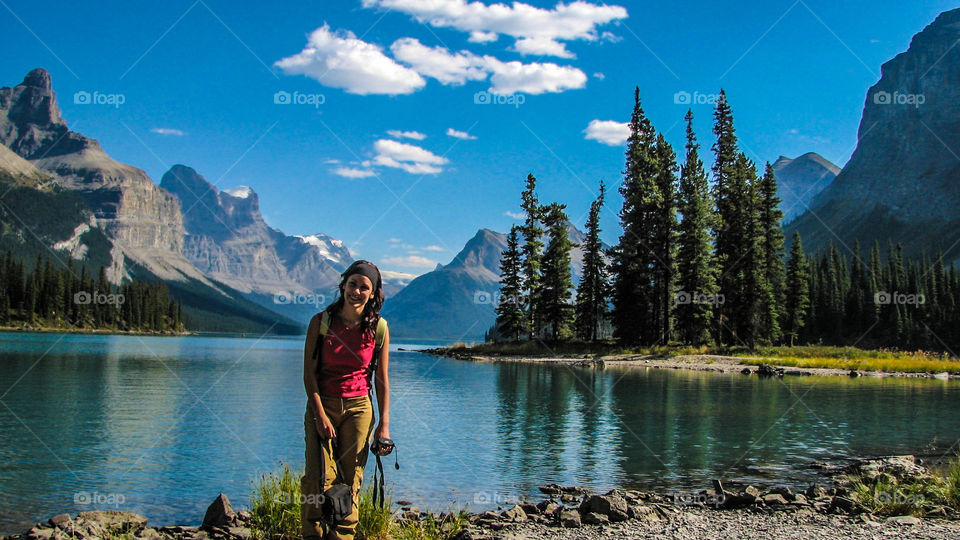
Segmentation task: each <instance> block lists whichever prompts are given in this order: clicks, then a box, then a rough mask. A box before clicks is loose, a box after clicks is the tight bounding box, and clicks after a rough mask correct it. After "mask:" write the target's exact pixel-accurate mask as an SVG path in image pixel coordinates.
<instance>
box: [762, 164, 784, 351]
mask: <svg viewBox="0 0 960 540" xmlns="http://www.w3.org/2000/svg"><path fill="white" fill-rule="evenodd" d="M757 196H758V197H757V218H758V220H759V238H758V242H759V244H760V249H761V253H760V258H761V259H762V272H763V275H762V276H761V278H762V285H761V287H760V297H759V299H758V300H759V302H760V306H759V313H760V325H761V327H760V337H761V338H762V339H763V341H765V342H768V343H774V342H777V341H779V340H780V336H781V330H780V319H781V313H782V309H783V305H784V298H783V281H784V276H783V230H782V229H781V222H782V221H783V212H781V211H780V198H779V197H777V178H776V176H775V175H774V173H773V167H771V166H770V163H767V165H766V168H765V169H764V173H763V177H762V178H761V179H760V185H759V189H758V190H757Z"/></svg>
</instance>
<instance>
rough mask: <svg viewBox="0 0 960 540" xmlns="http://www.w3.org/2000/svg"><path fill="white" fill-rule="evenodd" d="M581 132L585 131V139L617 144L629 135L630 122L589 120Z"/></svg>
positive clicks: (611, 144) (623, 141)
mask: <svg viewBox="0 0 960 540" xmlns="http://www.w3.org/2000/svg"><path fill="white" fill-rule="evenodd" d="M583 132H584V133H586V137H585V138H586V139H587V140H594V141H597V142H600V143H603V144H609V145H610V146H618V145H621V144H623V143H625V142H626V141H627V138H628V137H630V124H628V123H626V122H617V121H616V120H591V121H590V124H589V125H588V126H587V129H585V130H583Z"/></svg>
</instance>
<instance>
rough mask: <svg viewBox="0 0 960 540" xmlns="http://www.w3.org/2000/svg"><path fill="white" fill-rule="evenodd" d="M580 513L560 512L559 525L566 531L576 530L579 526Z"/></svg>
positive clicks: (572, 511)
mask: <svg viewBox="0 0 960 540" xmlns="http://www.w3.org/2000/svg"><path fill="white" fill-rule="evenodd" d="M581 524H582V523H581V520H580V512H578V511H576V510H562V511H561V512H560V525H561V526H563V527H566V528H568V529H576V528H579V527H580V526H581Z"/></svg>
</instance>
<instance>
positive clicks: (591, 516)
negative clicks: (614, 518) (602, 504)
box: [583, 512, 610, 525]
mask: <svg viewBox="0 0 960 540" xmlns="http://www.w3.org/2000/svg"><path fill="white" fill-rule="evenodd" d="M583 522H584V523H589V524H590V525H606V524H608V523H610V518H608V517H607V516H605V515H603V514H601V513H600V512H587V513H586V514H585V515H584V516H583Z"/></svg>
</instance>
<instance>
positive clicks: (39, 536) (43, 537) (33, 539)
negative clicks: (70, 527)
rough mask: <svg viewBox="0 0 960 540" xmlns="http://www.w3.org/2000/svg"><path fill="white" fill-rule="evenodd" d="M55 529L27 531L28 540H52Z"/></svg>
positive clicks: (37, 528) (36, 528)
mask: <svg viewBox="0 0 960 540" xmlns="http://www.w3.org/2000/svg"><path fill="white" fill-rule="evenodd" d="M51 536H53V529H48V528H40V527H34V528H32V529H30V530H29V531H27V540H50V537H51Z"/></svg>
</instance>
